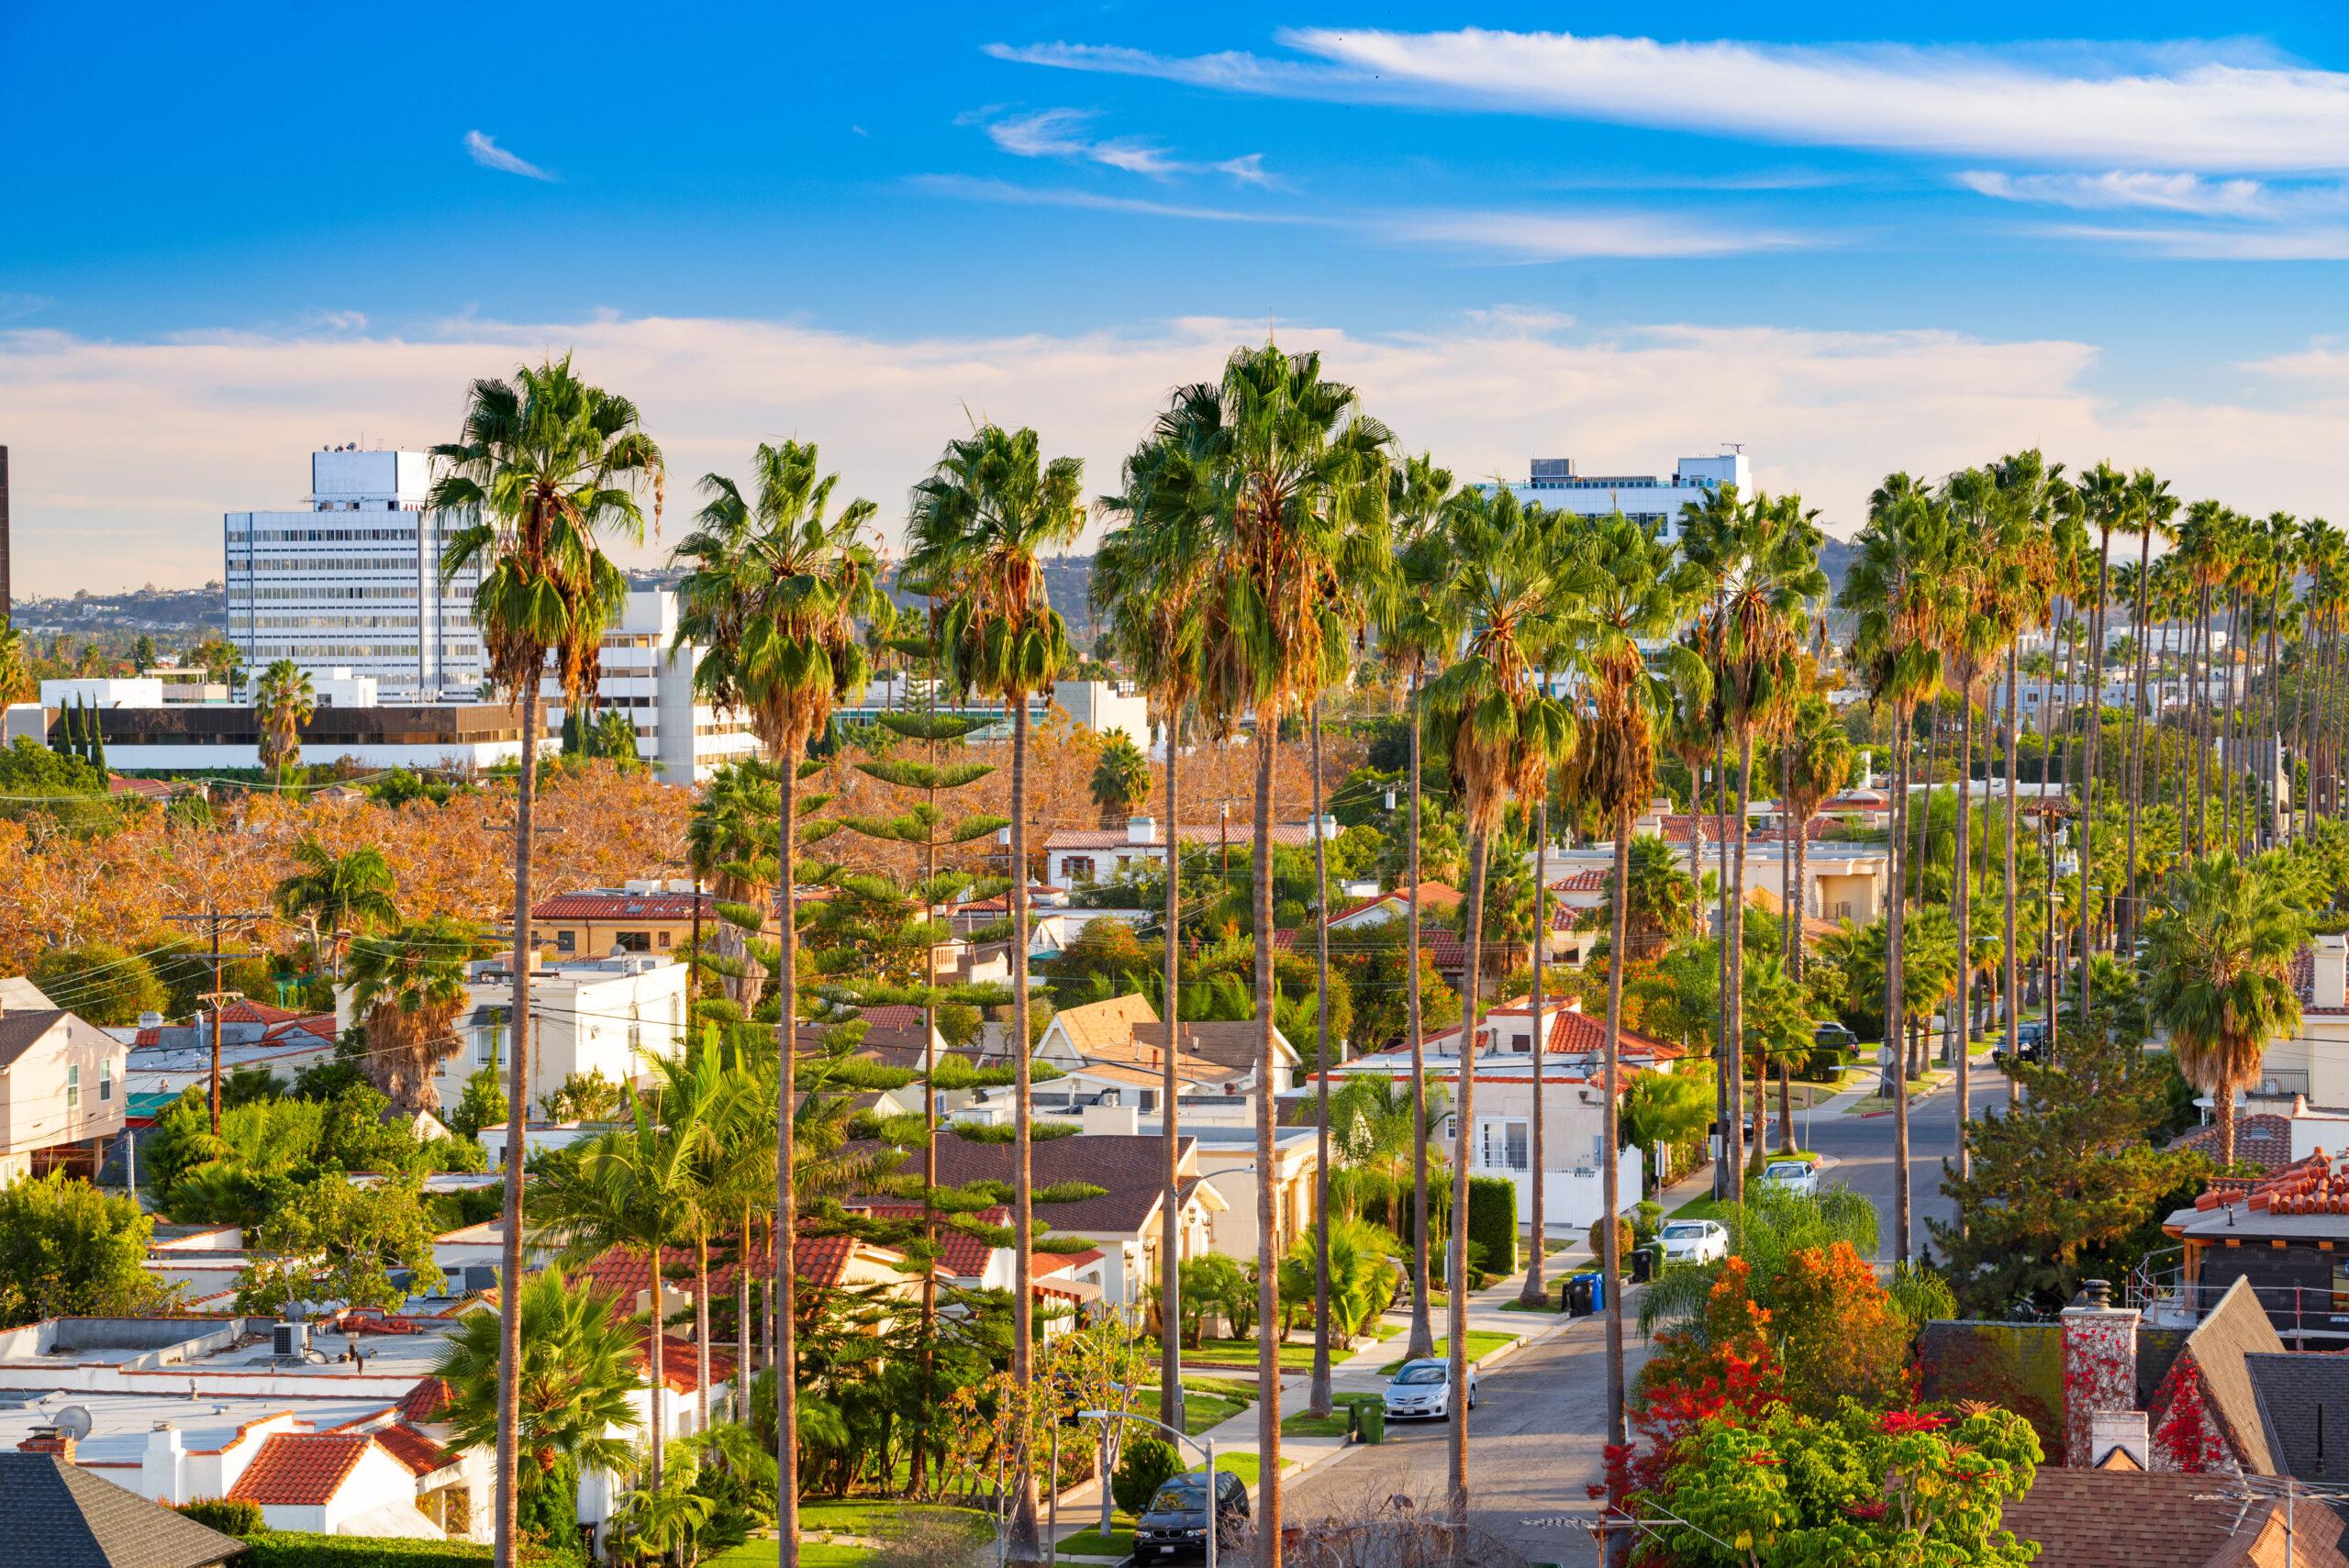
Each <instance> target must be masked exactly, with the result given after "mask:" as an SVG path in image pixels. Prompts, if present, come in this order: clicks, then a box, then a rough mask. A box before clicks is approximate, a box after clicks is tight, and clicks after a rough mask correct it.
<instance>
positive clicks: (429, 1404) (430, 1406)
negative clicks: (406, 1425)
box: [392, 1377, 450, 1421]
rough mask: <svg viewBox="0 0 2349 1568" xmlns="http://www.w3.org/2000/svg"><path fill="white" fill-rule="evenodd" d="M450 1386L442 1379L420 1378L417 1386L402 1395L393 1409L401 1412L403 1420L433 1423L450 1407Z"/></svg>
mask: <svg viewBox="0 0 2349 1568" xmlns="http://www.w3.org/2000/svg"><path fill="white" fill-rule="evenodd" d="M449 1397H450V1390H449V1385H448V1384H447V1383H445V1382H443V1381H442V1380H441V1379H440V1378H437V1377H426V1378H419V1379H417V1385H416V1386H415V1387H414V1388H411V1389H409V1390H408V1391H407V1392H406V1394H403V1395H401V1396H400V1402H399V1403H398V1404H396V1405H395V1406H393V1407H392V1408H393V1409H395V1410H396V1411H398V1412H399V1414H400V1418H402V1419H403V1420H408V1421H433V1420H438V1419H439V1418H440V1412H441V1411H443V1410H446V1409H447V1408H448V1407H449Z"/></svg>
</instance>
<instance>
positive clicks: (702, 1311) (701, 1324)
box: [652, 1215, 709, 1432]
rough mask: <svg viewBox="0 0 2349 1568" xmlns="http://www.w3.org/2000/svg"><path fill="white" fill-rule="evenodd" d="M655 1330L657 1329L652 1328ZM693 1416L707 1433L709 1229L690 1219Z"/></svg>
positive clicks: (655, 1268) (656, 1266)
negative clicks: (691, 1239) (691, 1249)
mask: <svg viewBox="0 0 2349 1568" xmlns="http://www.w3.org/2000/svg"><path fill="white" fill-rule="evenodd" d="M660 1256H661V1254H660V1253H658V1252H657V1251H656V1252H655V1253H653V1260H654V1262H653V1269H652V1273H653V1274H654V1276H655V1285H656V1290H655V1299H656V1301H657V1299H658V1290H657V1286H658V1283H659V1279H658V1276H659V1275H660V1273H661V1268H660V1262H659V1260H660ZM653 1327H655V1328H656V1329H657V1328H659V1327H660V1325H658V1324H655V1325H653ZM694 1381H695V1383H696V1385H697V1386H696V1388H695V1390H694V1413H695V1417H696V1420H697V1421H698V1423H699V1424H698V1425H697V1426H696V1427H695V1430H696V1431H700V1432H706V1431H707V1430H709V1227H708V1226H707V1225H706V1224H704V1223H703V1221H702V1219H701V1218H700V1216H699V1215H696V1216H695V1218H694Z"/></svg>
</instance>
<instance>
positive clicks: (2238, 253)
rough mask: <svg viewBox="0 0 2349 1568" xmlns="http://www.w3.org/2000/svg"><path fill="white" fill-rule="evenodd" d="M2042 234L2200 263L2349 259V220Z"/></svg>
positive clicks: (2068, 229) (2090, 228) (2061, 227)
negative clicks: (2344, 221) (2252, 225)
mask: <svg viewBox="0 0 2349 1568" xmlns="http://www.w3.org/2000/svg"><path fill="white" fill-rule="evenodd" d="M2037 232H2039V233H2042V234H2045V235H2048V236H2050V237H2051V238H2054V239H2075V240H2087V241H2090V242H2094V243H2098V244H2104V245H2112V246H2118V247H2121V248H2124V249H2128V250H2147V251H2151V252H2152V253H2153V254H2154V255H2156V256H2170V257H2176V258H2178V259H2180V260H2185V261H2349V224H2340V223H2305V224H2297V223H2296V224H2286V225H2277V226H2271V227H2266V228H2245V227H2240V226H2234V227H2225V228H2218V227H2203V226H2192V227H2189V226H2188V225H2184V224H2177V225H2167V226H2148V227H2141V228H2123V227H2121V226H2119V225H2110V226H2108V225H2102V224H2087V223H2082V224H2051V225H2049V226H2048V227H2046V228H2042V229H2040V230H2038V231H2037Z"/></svg>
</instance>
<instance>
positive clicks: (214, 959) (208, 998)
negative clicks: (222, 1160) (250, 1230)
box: [163, 906, 269, 1138]
mask: <svg viewBox="0 0 2349 1568" xmlns="http://www.w3.org/2000/svg"><path fill="white" fill-rule="evenodd" d="M163 918H164V919H166V920H169V921H172V922H173V923H174V924H179V925H195V924H196V923H198V922H202V923H203V924H204V925H205V926H206V927H208V928H209V929H210V934H211V938H212V956H211V958H210V960H209V961H208V962H210V963H211V965H212V989H211V990H209V991H206V992H205V993H204V994H203V995H200V996H198V997H197V998H196V1000H197V1001H199V1002H202V1003H204V1004H205V1005H206V1006H209V1007H210V1008H211V1009H212V1136H213V1137H215V1138H217V1137H219V1136H220V1009H221V1008H222V1007H224V1006H227V1005H228V1003H230V1002H235V1001H240V1000H242V999H243V995H244V993H242V992H240V991H224V990H222V989H221V988H220V966H221V965H222V964H223V963H225V962H228V961H229V960H230V959H239V958H258V957H261V956H262V955H261V954H259V953H250V952H222V951H220V933H221V931H222V930H223V929H225V928H227V927H228V926H232V925H240V924H244V923H246V922H249V921H254V920H266V919H268V918H269V916H268V915H267V914H265V913H263V914H254V913H252V912H250V911H247V912H245V913H243V914H235V913H230V914H223V913H221V911H220V909H219V907H218V906H213V907H211V908H208V909H206V910H205V911H204V912H203V913H202V914H200V915H197V914H190V915H166V916H164V917H163Z"/></svg>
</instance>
